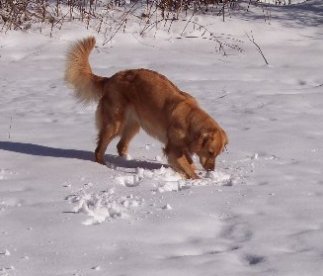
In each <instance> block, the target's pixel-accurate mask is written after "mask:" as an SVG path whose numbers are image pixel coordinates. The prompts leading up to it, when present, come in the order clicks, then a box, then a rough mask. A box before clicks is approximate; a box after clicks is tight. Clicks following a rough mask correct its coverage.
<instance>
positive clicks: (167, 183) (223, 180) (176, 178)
mask: <svg viewBox="0 0 323 276" xmlns="http://www.w3.org/2000/svg"><path fill="white" fill-rule="evenodd" d="M200 177H201V179H198V180H185V179H183V177H182V176H181V175H180V174H179V173H177V172H175V171H173V170H172V169H171V168H165V167H161V168H160V169H157V170H147V169H143V168H138V169H137V173H136V174H135V175H131V176H120V177H117V181H118V182H119V183H121V184H122V185H124V186H128V187H134V186H138V185H139V184H140V183H141V182H148V183H154V184H153V185H154V187H153V190H154V191H155V192H159V193H164V192H172V191H180V190H183V189H188V188H190V187H192V186H206V185H220V186H232V185H233V184H234V183H235V179H234V178H233V177H232V176H231V175H230V174H227V173H225V172H223V171H220V170H217V171H213V172H200Z"/></svg>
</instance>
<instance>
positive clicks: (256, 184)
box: [0, 0, 323, 276]
mask: <svg viewBox="0 0 323 276" xmlns="http://www.w3.org/2000/svg"><path fill="white" fill-rule="evenodd" d="M322 9H323V4H322V3H321V1H318V0H311V1H306V2H304V3H301V4H297V3H296V4H294V5H291V6H284V7H273V8H272V10H271V19H270V20H269V21H268V20H264V17H263V16H262V12H261V11H260V10H259V9H256V8H254V9H252V10H251V11H250V12H249V13H247V14H232V15H231V17H227V19H226V22H222V19H221V18H215V19H214V18H213V17H209V16H207V15H204V16H202V15H197V16H196V19H194V20H197V22H199V23H200V24H204V25H207V26H208V29H209V30H211V31H212V32H213V33H214V34H215V36H216V37H217V38H218V39H219V40H221V41H225V42H226V43H227V44H226V45H228V44H230V43H231V44H230V45H236V46H237V47H236V48H230V47H227V48H225V50H226V53H227V55H226V56H223V55H222V54H221V51H220V52H219V51H218V45H217V43H216V42H215V41H214V40H211V39H202V38H201V33H202V31H201V30H198V29H197V28H196V29H193V28H191V27H190V28H187V29H186V31H185V34H183V36H181V35H180V34H181V32H182V31H183V27H184V26H185V22H183V24H182V25H181V23H178V24H177V25H176V24H174V26H173V28H172V29H171V31H170V32H168V31H167V30H166V31H164V30H162V29H160V30H159V31H158V32H157V33H156V35H155V34H154V32H150V33H147V34H146V35H145V37H141V36H139V30H138V29H136V24H135V23H133V24H131V22H129V23H128V24H129V26H128V27H127V28H126V30H125V32H121V33H119V34H118V35H117V36H115V37H114V38H113V40H112V41H111V42H110V43H108V44H105V45H102V44H103V42H104V41H105V40H106V37H105V36H103V35H101V34H95V33H94V32H93V31H91V29H90V30H85V29H84V27H83V26H82V25H81V24H77V23H69V24H65V25H63V28H62V30H56V31H55V32H54V33H53V37H52V38H50V36H49V32H50V31H49V29H48V30H47V29H45V28H44V29H43V32H42V33H38V32H36V31H35V30H29V31H28V32H13V31H10V32H7V33H6V34H4V33H1V34H0V56H1V57H0V65H1V66H0V91H1V100H0V275H1V276H5V275H6V276H7V275H9V276H47V275H48V276H49V275H51V276H52V275H60V276H61V275H79V276H81V275H82V276H84V275H131V276H136V275H156V276H157V275H176V276H180V275H185V276H190V275H192V276H193V275H194V276H196V275H229V276H230V275H232V276H236V275H246V276H247V275H248V276H250V275H265V276H266V275H268V276H269V275H284V276H289V275H293V276H295V275H298V276H303V275H304V276H308V275H311V276H316V275H317V276H320V275H323V262H322V254H323V210H322V201H323V179H322V167H323V164H322V159H323V158H322V157H323V154H322V151H323V147H322V141H323V128H322V118H323V108H322V107H323V78H322V73H321V71H322V64H323V42H322V41H323V32H322V30H323V29H322V19H321V17H320V16H319V15H320V14H321V12H320V10H322ZM295 10H297V11H301V12H302V13H301V17H298V18H295V16H292V17H291V16H290V15H291V14H293V12H294V11H295ZM313 14H316V15H317V16H313ZM139 29H140V28H139ZM166 29H168V26H167V28H166ZM246 33H247V34H249V35H251V34H252V35H253V37H254V39H255V42H256V43H258V45H259V46H260V47H261V49H262V51H263V53H264V55H265V56H266V58H267V59H268V61H269V66H266V65H265V62H264V60H263V59H262V57H261V55H260V54H259V53H258V52H257V49H256V47H255V45H254V44H253V43H252V42H250V41H249V39H248V38H247V36H246ZM88 34H94V35H96V36H97V40H98V45H97V48H96V49H95V50H94V51H93V53H92V55H91V64H92V66H93V69H94V71H95V72H96V73H97V74H101V75H108V76H109V75H111V74H113V73H115V72H116V71H119V70H122V69H125V68H138V67H145V68H150V69H154V70H157V71H159V72H161V73H162V74H165V75H166V76H168V77H169V78H170V79H171V80H172V81H174V82H175V83H176V84H177V85H178V86H179V87H181V88H182V89H183V90H184V91H188V92H190V93H191V94H192V95H193V96H195V97H196V98H197V99H198V101H199V102H200V104H201V106H203V108H205V109H206V110H207V111H208V112H209V113H210V114H211V115H212V116H213V117H214V118H215V119H216V120H217V121H218V122H219V123H220V124H221V125H222V126H223V127H224V129H225V130H226V131H227V132H228V136H229V145H228V149H227V151H226V152H224V153H223V154H222V155H221V156H220V157H219V158H218V161H217V166H216V170H215V171H214V172H211V173H205V172H203V171H202V170H201V168H200V166H198V170H199V175H200V176H201V179H199V180H194V181H193V180H183V179H181V177H180V176H179V175H178V174H177V173H175V172H174V171H172V170H171V169H170V168H169V167H168V166H167V163H166V161H165V158H164V156H163V154H162V150H161V145H160V144H159V142H158V141H156V140H154V139H152V138H150V137H148V136H147V135H146V134H144V133H143V132H140V134H139V135H138V136H137V137H136V138H135V139H134V141H133V142H132V144H131V145H130V155H131V158H128V159H123V158H120V157H117V156H116V149H115V146H116V142H117V141H114V142H113V143H112V144H111V145H110V146H109V148H108V150H107V154H106V160H107V162H108V163H109V165H108V166H101V165H98V164H96V163H94V162H92V160H93V149H94V148H95V139H96V130H95V124H94V112H95V106H83V105H80V104H78V103H77V102H76V101H75V99H74V98H73V95H72V92H71V91H70V90H69V89H68V88H67V87H66V85H65V84H64V82H63V80H62V77H63V71H64V59H65V53H66V50H67V48H68V45H69V43H70V42H72V41H74V40H75V39H79V38H83V37H84V36H86V35H88ZM237 49H241V51H240V50H237ZM195 161H196V160H195Z"/></svg>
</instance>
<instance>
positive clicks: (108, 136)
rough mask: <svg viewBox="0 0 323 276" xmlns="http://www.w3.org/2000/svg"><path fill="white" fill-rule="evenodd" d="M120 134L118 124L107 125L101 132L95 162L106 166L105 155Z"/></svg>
mask: <svg viewBox="0 0 323 276" xmlns="http://www.w3.org/2000/svg"><path fill="white" fill-rule="evenodd" d="M118 134H119V126H118V124H115V123H114V124H111V125H107V126H106V127H104V128H102V129H101V130H100V131H99V135H98V144H97V147H96V149H95V161H96V162H98V163H100V164H105V161H104V154H105V151H106V149H107V147H108V145H109V144H110V142H111V141H112V140H113V138H115V137H116V136H117V135H118Z"/></svg>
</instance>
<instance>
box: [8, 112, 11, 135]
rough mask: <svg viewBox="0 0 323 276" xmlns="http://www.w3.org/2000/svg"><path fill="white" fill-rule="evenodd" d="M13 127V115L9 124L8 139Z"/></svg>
mask: <svg viewBox="0 0 323 276" xmlns="http://www.w3.org/2000/svg"><path fill="white" fill-rule="evenodd" d="M11 129H12V116H11V117H10V126H9V133H8V139H9V140H10V138H11Z"/></svg>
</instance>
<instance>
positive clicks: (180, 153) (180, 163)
mask: <svg viewBox="0 0 323 276" xmlns="http://www.w3.org/2000/svg"><path fill="white" fill-rule="evenodd" d="M164 152H165V154H166V156H167V159H168V162H169V164H170V165H171V167H172V168H173V169H174V170H175V171H177V172H179V173H180V174H182V175H184V176H185V177H186V178H192V179H198V178H199V177H198V176H197V174H196V173H195V171H194V168H193V166H192V164H191V163H190V161H189V160H188V158H187V155H186V154H185V151H184V150H182V149H180V148H178V147H176V146H172V145H169V144H168V145H167V146H166V148H165V150H164Z"/></svg>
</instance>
